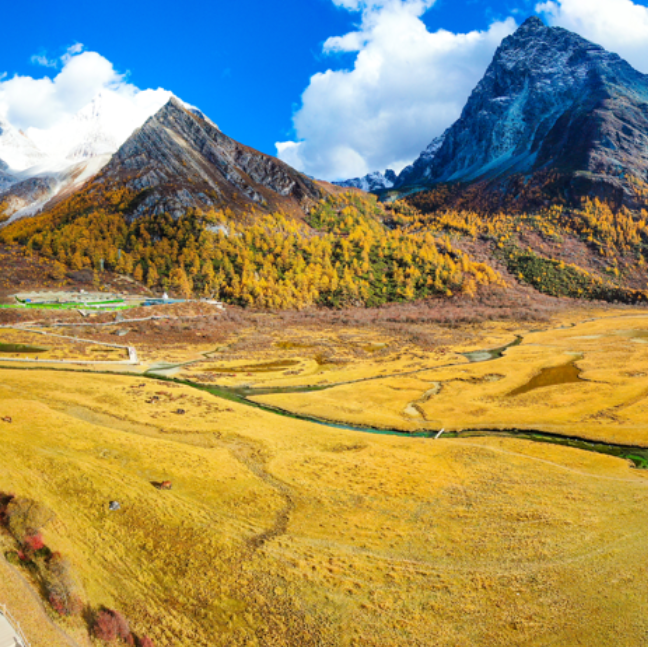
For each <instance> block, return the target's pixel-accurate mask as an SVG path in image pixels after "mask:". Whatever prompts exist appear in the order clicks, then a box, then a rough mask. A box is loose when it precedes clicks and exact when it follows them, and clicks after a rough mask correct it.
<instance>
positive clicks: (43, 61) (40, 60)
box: [31, 54, 59, 68]
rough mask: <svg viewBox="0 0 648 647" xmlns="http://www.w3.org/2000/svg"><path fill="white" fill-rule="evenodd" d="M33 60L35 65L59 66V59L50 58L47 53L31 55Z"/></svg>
mask: <svg viewBox="0 0 648 647" xmlns="http://www.w3.org/2000/svg"><path fill="white" fill-rule="evenodd" d="M31 62H32V63H33V64H34V65H40V66H42V67H54V68H57V67H58V66H59V61H58V60H56V59H49V58H47V56H46V55H45V54H34V56H32V57H31Z"/></svg>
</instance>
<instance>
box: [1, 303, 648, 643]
mask: <svg viewBox="0 0 648 647" xmlns="http://www.w3.org/2000/svg"><path fill="white" fill-rule="evenodd" d="M627 315H628V312H626V311H620V312H605V313H596V312H592V313H586V316H584V315H583V313H582V312H581V313H579V314H578V316H576V315H574V316H573V317H571V316H565V317H564V318H563V320H562V322H557V321H554V322H548V323H546V324H543V325H542V326H538V328H543V330H538V331H537V332H529V331H528V330H526V329H524V328H523V327H522V326H521V325H518V324H514V323H511V322H507V323H502V324H499V323H492V324H488V325H485V326H481V327H480V330H479V333H477V332H476V331H475V330H474V329H473V328H472V327H470V326H466V327H465V328H464V329H462V330H459V331H457V330H454V331H450V332H448V331H447V330H441V329H440V330H438V331H437V332H438V339H439V342H440V343H439V344H438V345H437V346H436V347H434V348H433V349H431V350H428V349H426V348H423V347H421V346H417V345H416V344H414V343H412V342H409V341H407V342H405V341H403V340H399V339H398V338H397V337H396V336H390V335H389V333H388V332H386V331H385V330H373V329H371V328H366V327H365V328H353V327H349V328H340V327H337V328H336V327H331V328H330V329H328V330H317V331H315V330H312V329H307V328H303V329H295V330H285V329H283V330H282V329H272V328H270V329H269V332H268V334H267V338H264V339H262V340H259V339H258V338H257V337H255V335H257V333H254V332H253V331H248V330H246V329H242V330H241V331H239V332H237V333H236V334H235V335H232V337H231V339H229V340H227V343H225V344H224V345H223V346H222V347H220V348H219V349H214V348H212V349H211V351H212V352H209V350H210V349H208V348H207V347H205V346H204V345H201V344H200V343H196V344H194V345H191V344H187V345H186V346H185V348H184V350H183V351H182V352H181V350H182V349H180V347H174V348H170V349H169V354H168V355H167V357H173V358H174V359H175V361H178V360H180V359H182V360H183V362H188V361H190V360H196V363H195V364H194V363H192V364H187V365H185V366H181V367H179V368H178V372H177V373H176V377H181V378H183V379H191V378H192V377H193V379H195V380H196V381H204V383H206V384H226V385H229V386H242V385H248V386H251V387H257V388H259V387H269V386H275V387H276V386H284V387H286V386H292V387H295V386H304V385H316V384H318V383H320V382H321V381H322V380H326V383H320V386H324V385H331V384H339V383H341V382H350V383H349V384H340V385H339V386H333V387H332V388H327V389H324V390H320V391H314V392H310V393H289V394H274V395H265V396H258V399H260V400H263V401H267V402H271V403H272V404H276V405H278V406H281V407H282V408H285V409H290V410H293V411H299V412H306V413H309V414H313V415H319V416H322V417H324V418H328V419H335V420H344V421H347V422H353V423H358V424H363V425H375V426H380V427H389V428H394V429H402V430H406V431H415V430H417V429H421V428H428V427H429V428H432V427H434V428H436V427H437V426H438V425H442V426H445V427H447V428H449V429H460V428H466V429H467V428H477V427H482V428H496V427H502V428H509V427H518V428H521V427H528V428H533V429H546V430H550V431H556V432H558V433H566V434H577V435H581V436H586V437H591V438H597V439H603V440H609V441H612V442H623V443H632V444H643V445H648V433H647V431H648V430H647V429H646V427H645V424H644V423H643V419H644V418H645V411H644V409H643V408H642V407H644V408H645V407H646V406H647V405H646V403H645V399H644V397H645V395H646V394H648V347H646V346H645V343H644V342H643V340H644V332H645V334H646V338H647V340H648V317H644V316H643V315H642V316H641V317H628V316H627ZM583 319H592V321H582V320H583ZM562 324H565V327H564V328H562ZM572 324H575V325H572ZM88 335H90V333H88ZM517 335H522V336H523V340H522V343H520V345H518V346H515V347H511V348H509V349H508V350H507V351H506V352H505V354H504V355H503V357H502V358H500V359H496V360H494V361H490V362H482V363H471V362H470V361H469V359H468V358H467V357H466V356H464V355H463V354H462V353H466V352H470V351H475V350H482V349H487V348H498V347H501V346H503V345H506V344H508V343H510V342H512V341H514V340H515V339H516V336H517ZM11 341H12V343H19V342H20V341H21V340H20V339H18V338H17V337H16V338H14V337H12V338H11ZM27 341H30V342H31V338H30V339H29V340H23V341H22V343H27ZM138 352H139V354H140V356H141V358H142V361H143V366H142V367H141V369H140V370H141V371H144V370H146V369H147V368H150V366H159V365H160V363H161V362H163V360H164V347H163V345H162V344H161V343H158V344H154V343H152V344H150V346H143V347H141V348H138ZM183 353H184V355H183ZM167 363H170V362H169V360H167ZM571 363H575V366H576V367H577V368H578V372H579V377H578V379H579V381H578V382H574V381H571V382H566V383H563V384H558V385H554V386H551V385H541V386H540V387H539V388H535V389H533V390H531V391H529V392H527V393H522V394H519V395H510V394H511V393H512V392H514V391H515V390H516V389H519V388H520V387H522V386H524V385H525V384H528V383H529V382H530V381H532V380H533V379H534V378H536V379H537V376H538V375H540V374H542V371H543V370H546V369H552V368H555V367H561V366H563V365H566V364H571ZM545 375H547V373H545ZM552 375H553V376H555V375H556V374H553V373H549V376H550V377H551V376H552ZM572 378H573V374H572ZM549 381H551V380H549ZM534 412H535V413H534ZM642 412H643V413H642ZM642 416H643V418H642ZM2 417H9V418H10V419H11V422H0V443H1V447H2V461H0V491H1V492H5V493H12V494H15V495H16V496H23V497H30V498H32V499H34V500H37V501H39V502H40V503H42V504H43V505H45V506H47V508H49V509H50V510H51V511H52V512H53V513H54V515H55V517H54V520H53V521H52V522H51V523H49V524H48V525H47V526H46V527H45V529H44V531H43V535H44V539H45V540H46V543H47V545H48V546H50V547H51V548H52V549H53V550H56V551H60V552H61V553H62V554H63V555H65V556H66V557H67V558H68V559H69V560H70V562H71V564H72V567H73V570H74V574H75V577H76V578H77V580H78V581H79V583H80V589H81V591H82V596H83V600H84V603H85V604H86V605H88V607H90V608H93V609H97V608H99V607H101V606H102V605H105V606H107V607H110V608H113V609H118V610H119V611H120V612H122V613H123V614H124V615H125V616H126V617H127V618H128V619H129V621H130V623H131V626H132V628H133V629H134V631H135V632H136V633H137V634H138V635H143V634H147V635H149V636H150V637H151V638H152V639H153V640H154V642H155V645H156V646H157V647H181V646H185V645H197V646H204V647H212V646H217V645H223V646H239V645H240V646H246V647H247V646H259V647H261V646H263V647H265V646H285V647H292V646H293V645H304V646H310V645H313V646H315V645H318V646H320V645H326V646H338V645H339V646H343V647H347V646H352V645H357V646H360V645H362V646H365V645H368V646H375V647H378V646H380V647H384V646H387V645H389V646H390V645H414V646H421V647H423V646H425V647H429V646H434V647H455V646H457V645H471V646H478V647H480V646H483V647H493V646H499V645H501V646H505V645H506V646H510V645H519V646H522V645H524V646H531V647H540V646H546V645H561V647H565V646H572V645H573V646H576V645H596V646H597V647H598V646H600V647H605V646H607V645H610V646H615V647H631V646H632V647H634V646H639V645H642V644H643V643H644V642H645V639H646V636H647V635H648V621H646V619H645V609H646V608H648V586H647V584H648V566H647V565H646V564H645V559H644V558H645V548H646V542H645V537H646V535H647V534H648V472H646V471H643V470H637V469H633V468H632V467H631V465H630V464H629V462H628V461H626V460H622V459H618V458H613V457H609V456H604V455H600V454H595V453H591V452H585V451H581V450H577V449H572V448H569V447H560V446H555V445H550V444H545V443H534V442H529V441H525V440H521V439H515V438H509V437H496V436H491V437H480V438H473V437H470V438H468V437H466V438H452V439H444V438H441V439H439V440H432V439H429V438H419V437H407V436H406V435H403V436H394V435H378V434H369V433H362V432H358V431H352V430H345V429H336V428H331V427H326V426H322V425H318V424H315V423H311V422H306V421H301V420H296V419H293V418H289V417H281V416H277V415H276V414H273V413H270V412H267V411H264V410H260V409H255V408H251V407H249V406H246V405H244V404H239V403H236V402H231V401H228V400H224V399H221V398H217V397H215V396H213V395H211V394H209V393H207V392H204V391H200V390H196V389H194V388H191V387H190V386H187V385H181V384H175V383H169V382H165V381H162V380H158V379H153V378H151V377H150V376H146V377H145V376H142V375H130V376H129V375H117V374H112V375H111V374H93V373H91V372H73V371H57V370H49V369H46V368H45V367H43V366H41V367H39V370H28V369H23V368H18V367H17V366H16V365H15V364H13V365H11V366H10V365H9V364H7V365H4V367H2V366H0V418H2ZM166 480H169V481H171V482H172V484H173V488H172V490H169V491H161V490H159V489H157V488H156V487H155V484H158V483H160V482H162V481H166ZM113 500H114V501H118V502H119V503H120V504H121V509H120V510H118V511H114V512H111V511H110V510H109V508H108V504H109V502H110V501H113ZM11 543H12V539H11V538H10V537H9V536H8V535H7V534H6V533H5V534H0V547H1V548H2V551H1V552H2V553H4V552H5V551H7V550H10V549H11V547H12V546H11ZM29 577H30V575H29V573H28V572H27V571H26V570H25V569H24V568H22V567H20V566H11V565H10V564H9V563H7V562H6V561H5V560H4V558H2V557H0V602H6V603H7V604H9V605H10V606H11V608H12V609H13V610H14V611H15V614H16V616H17V617H18V618H19V620H20V621H21V624H22V625H23V628H24V629H25V632H26V633H27V634H28V637H29V639H30V641H31V643H32V645H33V646H34V647H59V645H60V646H61V647H63V646H69V645H79V646H83V647H90V646H91V645H95V646H99V645H102V644H103V643H101V642H99V641H97V640H95V639H93V638H91V637H89V636H88V631H87V623H86V618H84V616H83V615H82V616H80V617H78V618H75V619H59V618H57V617H56V614H54V612H53V611H52V610H51V609H49V607H48V606H47V603H44V604H43V605H41V603H40V602H39V600H38V594H37V590H36V589H35V588H34V587H33V586H30V584H29ZM27 590H30V591H32V592H34V593H35V595H27V594H26V593H25V591H27ZM50 621H51V622H50ZM52 623H53V624H52ZM61 630H62V631H63V632H64V633H61ZM70 641H72V642H70Z"/></svg>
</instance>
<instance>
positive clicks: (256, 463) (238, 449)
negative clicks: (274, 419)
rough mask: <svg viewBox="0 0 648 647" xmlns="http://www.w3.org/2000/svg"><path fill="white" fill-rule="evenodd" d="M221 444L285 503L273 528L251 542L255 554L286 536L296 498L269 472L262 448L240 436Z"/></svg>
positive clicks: (251, 548)
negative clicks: (265, 545)
mask: <svg viewBox="0 0 648 647" xmlns="http://www.w3.org/2000/svg"><path fill="white" fill-rule="evenodd" d="M220 442H221V443H222V444H224V445H225V446H226V447H227V449H228V450H229V451H230V453H231V454H232V456H233V457H234V458H235V459H236V460H237V461H239V462H240V463H242V464H243V465H245V467H247V469H249V470H250V472H252V473H253V474H254V475H255V476H257V477H258V478H259V479H261V480H262V481H263V482H264V483H265V484H266V485H268V486H270V487H271V488H272V489H273V490H275V492H277V493H278V494H279V496H281V498H282V499H283V501H284V507H283V508H282V509H281V510H279V512H278V513H277V515H276V517H275V521H274V523H273V524H272V526H271V527H270V528H268V529H267V530H264V531H263V532H261V533H260V534H258V535H256V536H254V537H252V539H250V540H249V542H248V546H249V548H250V550H251V551H252V552H254V551H256V550H258V549H259V548H261V547H262V546H263V545H264V544H266V543H267V542H269V541H272V540H273V539H277V538H278V537H281V536H282V535H285V534H286V532H287V530H288V525H289V524H290V517H291V514H292V512H293V510H294V509H295V501H294V497H293V494H292V491H291V489H290V487H289V486H288V485H287V484H286V483H284V482H283V481H281V480H280V479H278V478H276V477H275V476H273V475H272V474H270V472H268V469H267V462H268V457H267V456H266V455H265V452H264V450H263V448H262V447H261V446H257V445H256V444H254V443H252V442H251V441H249V440H248V439H245V438H242V437H240V436H238V437H236V438H222V439H221V441H220Z"/></svg>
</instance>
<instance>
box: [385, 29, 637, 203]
mask: <svg viewBox="0 0 648 647" xmlns="http://www.w3.org/2000/svg"><path fill="white" fill-rule="evenodd" d="M437 144H438V141H437ZM435 147H436V150H434V149H435ZM548 170H553V171H555V172H556V173H558V174H560V175H562V176H569V181H568V184H569V188H570V191H571V193H572V194H573V197H574V198H578V197H579V196H580V195H586V194H588V193H594V194H600V195H609V196H614V198H615V199H616V200H621V202H631V201H632V199H633V197H632V196H633V192H632V190H631V187H630V185H629V182H628V179H627V178H628V176H634V177H637V178H639V179H641V180H643V181H645V180H647V179H648V77H647V76H645V75H643V74H641V73H639V72H637V71H636V70H635V69H633V68H632V67H631V66H630V65H629V64H628V63H626V62H625V61H624V60H622V59H621V58H620V57H619V56H617V55H616V54H611V53H609V52H607V51H606V50H605V49H603V48H602V47H599V46H598V45H594V44H593V43H590V42H589V41H587V40H585V39H584V38H581V37H580V36H578V35H576V34H574V33H571V32H569V31H567V30H564V29H561V28H557V27H547V26H545V25H544V23H543V22H542V21H541V20H540V19H539V18H530V19H529V20H527V21H526V22H525V23H524V24H523V25H522V26H521V27H520V28H519V29H518V30H517V31H516V32H515V34H513V35H512V36H509V37H508V38H506V39H505V40H504V41H503V42H502V44H501V46H500V47H499V49H498V50H497V52H496V54H495V57H494V59H493V62H492V63H491V65H490V67H489V68H488V70H487V72H486V74H485V76H484V78H483V79H482V80H481V81H480V83H479V84H478V85H477V87H476V88H475V90H474V91H473V93H472V95H471V97H470V99H469V100H468V103H467V104H466V106H465V108H464V111H463V113H462V115H461V118H460V119H459V120H458V121H457V122H456V123H455V124H454V125H453V126H451V127H450V128H449V129H448V130H447V131H446V133H445V134H444V135H443V137H442V139H441V143H440V145H438V146H437V145H436V144H435V142H433V145H432V146H431V147H430V148H429V149H428V150H427V151H426V152H424V153H423V155H422V156H421V157H420V158H419V159H418V160H417V161H416V162H415V163H414V164H413V165H412V166H410V167H408V168H407V169H405V170H404V171H403V172H402V173H401V175H400V176H399V178H398V182H397V184H396V186H397V187H406V186H417V185H421V186H425V185H431V184H435V183H440V182H467V183H469V182H473V181H476V180H482V181H483V180H485V181H492V180H501V179H503V178H507V177H510V176H512V175H516V174H523V175H526V176H530V175H533V174H535V173H538V172H543V171H548Z"/></svg>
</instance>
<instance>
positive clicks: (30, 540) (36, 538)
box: [24, 533, 45, 552]
mask: <svg viewBox="0 0 648 647" xmlns="http://www.w3.org/2000/svg"><path fill="white" fill-rule="evenodd" d="M24 544H25V548H27V549H28V550H31V551H33V552H36V551H37V550H40V549H41V548H44V547H45V542H44V541H43V537H42V536H41V534H40V533H36V534H35V535H29V536H27V537H25V541H24Z"/></svg>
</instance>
